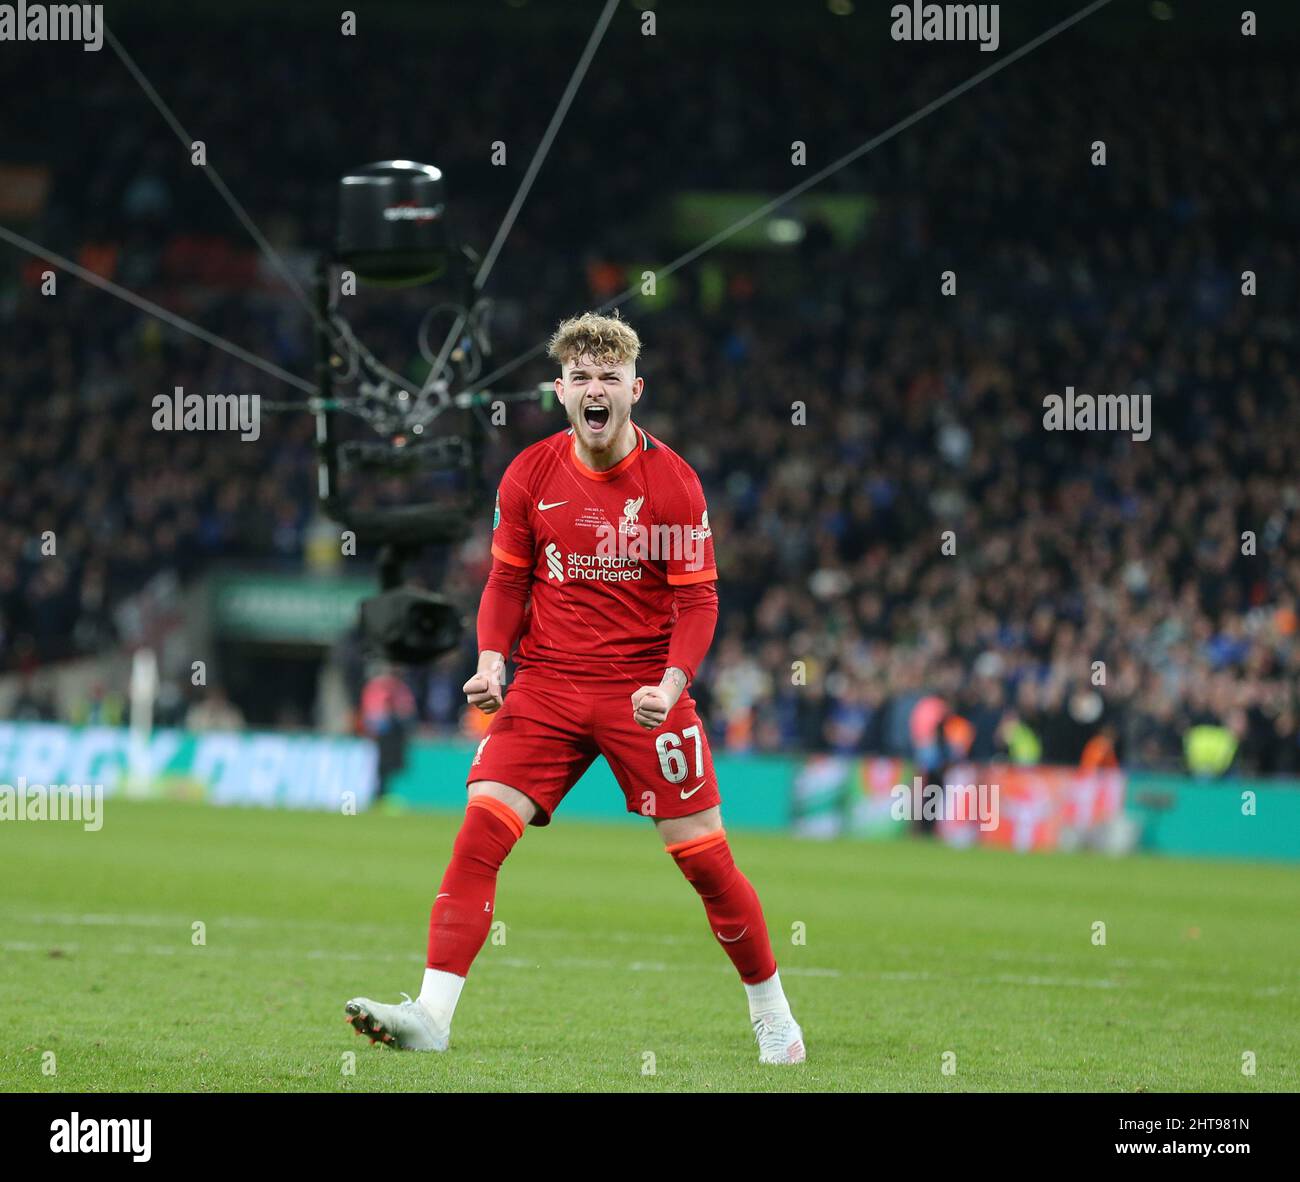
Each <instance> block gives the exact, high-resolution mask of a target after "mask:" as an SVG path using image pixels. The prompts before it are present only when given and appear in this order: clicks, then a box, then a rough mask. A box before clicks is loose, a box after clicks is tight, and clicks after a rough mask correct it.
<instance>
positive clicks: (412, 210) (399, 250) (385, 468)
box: [309, 160, 490, 664]
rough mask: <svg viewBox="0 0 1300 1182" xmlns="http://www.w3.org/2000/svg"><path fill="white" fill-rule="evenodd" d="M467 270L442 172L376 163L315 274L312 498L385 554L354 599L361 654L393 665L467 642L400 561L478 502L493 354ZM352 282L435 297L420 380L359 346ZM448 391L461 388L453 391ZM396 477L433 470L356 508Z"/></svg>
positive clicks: (466, 517) (468, 518)
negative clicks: (364, 495)
mask: <svg viewBox="0 0 1300 1182" xmlns="http://www.w3.org/2000/svg"><path fill="white" fill-rule="evenodd" d="M475 263H476V259H475V256H474V255H473V254H472V252H470V251H469V250H467V249H464V248H462V247H461V246H460V245H459V244H458V243H457V242H456V240H455V238H454V237H453V235H452V234H451V232H450V229H449V227H448V224H447V195H446V185H445V182H444V179H443V174H442V172H441V170H440V169H438V168H436V167H434V166H433V165H431V164H420V163H417V162H415V161H411V160H385V161H380V162H378V163H374V164H367V165H365V166H363V167H361V168H357V169H354V170H353V171H351V172H349V173H348V174H347V175H346V176H344V177H342V178H341V180H340V182H339V191H338V229H337V235H336V239H335V244H334V249H333V251H332V252H330V253H328V254H325V255H323V256H322V257H321V258H320V259H319V261H318V265H317V271H316V301H315V305H316V313H317V315H316V318H315V319H316V340H317V384H318V386H319V390H320V393H319V397H318V398H317V399H313V400H312V402H311V403H310V404H309V406H310V408H311V409H312V410H313V412H314V413H315V415H316V422H317V430H316V443H317V449H318V457H319V480H318V495H319V497H320V501H321V504H322V507H323V508H324V510H325V512H326V513H327V514H328V515H329V516H330V517H331V518H333V519H334V520H335V521H337V522H339V523H340V524H341V525H343V526H344V527H345V528H347V529H350V530H352V531H353V532H354V533H355V535H356V538H357V540H358V542H360V543H361V544H363V545H375V546H378V547H379V548H380V558H379V567H380V583H381V592H380V594H378V595H376V596H374V597H372V598H370V599H367V600H366V601H365V602H364V603H363V604H362V605H361V612H360V627H361V632H362V636H363V638H364V640H365V642H366V644H367V646H368V647H369V648H370V649H372V650H377V651H379V652H381V653H383V655H384V656H385V657H387V658H388V659H390V660H393V661H398V662H402V663H408V664H411V663H419V662H423V661H428V660H431V659H433V658H434V657H436V656H438V655H440V654H441V653H444V652H448V651H450V650H451V649H454V648H455V647H456V646H457V645H458V644H459V643H460V639H461V636H462V634H463V628H464V625H463V622H462V620H461V618H460V615H459V612H458V611H457V610H456V608H455V606H454V605H453V604H452V602H451V601H450V600H448V599H447V598H446V597H445V596H442V595H439V594H437V593H436V592H433V591H426V590H420V589H415V588H411V587H406V586H403V585H402V584H403V568H404V566H405V564H406V563H407V562H408V561H410V560H411V559H412V558H413V557H415V555H416V554H417V553H418V551H419V550H420V549H421V548H423V547H424V546H428V545H448V544H452V543H455V542H458V541H460V540H462V539H463V538H465V537H466V536H467V535H468V533H469V530H470V525H471V522H472V521H473V520H474V517H475V514H476V513H477V512H481V511H482V506H483V504H484V493H485V490H484V488H483V484H482V472H481V463H482V458H483V451H484V446H485V443H486V438H487V430H486V420H485V416H484V412H483V409H482V401H483V396H482V392H478V391H474V390H473V389H472V386H471V385H470V384H471V383H472V382H473V381H474V379H475V378H476V377H477V375H478V373H479V372H481V367H482V362H483V360H484V359H485V358H486V356H487V355H488V353H489V352H490V346H489V342H488V334H487V315H488V310H489V307H490V305H489V304H488V302H487V301H486V300H478V299H477V298H476V295H477V293H476V291H475V287H474V280H473V267H474V265H475ZM357 284H360V285H369V286H374V287H379V288H389V289H395V288H408V287H413V286H416V285H422V284H435V285H437V287H438V288H439V289H441V290H440V291H439V294H438V302H437V303H435V304H433V306H432V307H431V308H430V310H429V312H428V314H426V316H425V318H424V321H423V323H422V324H421V326H420V331H419V334H418V344H419V348H420V351H421V353H422V355H423V356H424V358H425V360H426V361H427V362H428V364H429V369H428V374H427V377H425V379H424V380H423V381H416V380H413V379H412V378H411V377H410V376H409V374H408V373H405V372H399V371H398V370H397V369H394V368H390V367H389V366H388V365H386V364H385V363H384V362H382V361H380V360H379V358H377V357H376V356H375V355H374V354H373V353H372V352H371V351H370V349H368V348H367V347H366V345H365V344H364V343H363V342H362V341H361V340H360V339H359V337H358V335H357V333H356V332H355V331H354V329H353V327H352V325H351V324H350V323H349V322H348V319H347V318H346V317H345V316H344V315H343V313H342V310H341V309H342V307H343V306H346V303H347V298H346V297H344V298H341V293H343V292H349V294H350V293H351V292H355V290H356V285H357ZM438 316H442V317H443V318H444V319H445V320H447V321H449V323H450V332H449V333H448V334H447V337H446V340H445V341H444V342H443V345H442V348H441V349H439V350H437V351H435V349H434V347H433V344H432V340H431V337H430V330H431V326H432V325H433V324H434V322H435V320H436V319H437V317H438ZM453 383H455V384H457V385H459V386H461V387H462V390H461V392H460V393H459V394H453V393H452V386H453ZM444 416H445V417H444ZM345 425H346V426H348V427H350V428H351V429H350V430H349V431H347V432H345V431H344V429H343V428H344V427H345ZM345 434H346V435H347V437H346V438H345ZM358 436H359V437H358ZM394 476H400V477H404V478H409V481H408V483H409V484H414V483H416V482H417V480H419V479H421V478H424V479H426V480H427V479H428V478H429V477H430V476H432V478H433V487H434V489H435V492H434V493H432V494H425V495H424V496H422V497H421V498H420V499H419V500H413V501H411V503H404V504H395V505H387V506H383V507H369V506H368V507H365V508H362V507H361V506H360V505H359V504H358V503H357V498H356V496H355V489H356V488H357V487H358V486H361V485H365V484H366V483H367V481H368V482H369V484H370V485H371V486H372V487H373V485H374V482H375V481H377V480H383V481H385V482H386V483H387V484H391V483H392V481H391V479H390V478H392V477H394ZM403 487H405V485H404V486H403ZM407 495H409V494H407Z"/></svg>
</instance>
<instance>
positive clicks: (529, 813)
mask: <svg viewBox="0 0 1300 1182" xmlns="http://www.w3.org/2000/svg"><path fill="white" fill-rule="evenodd" d="M476 796H486V797H488V798H489V799H491V800H499V801H500V802H501V803H502V804H504V805H506V806H507V807H508V808H510V809H511V810H512V811H513V812H514V813H515V814H516V815H517V816H518V817H519V819H520V820H521V821H522V822H523V823H524V824H525V825H527V824H528V823H529V822H530V821H531V820H532V819H533V817H535V816H536V815H537V806H536V805H535V804H534V803H533V802H532V801H531V800H529V799H528V797H526V796H525V795H524V794H523V793H522V792H520V791H519V789H518V788H511V787H510V785H509V784H502V783H499V782H498V781H496V780H475V781H474V782H473V783H472V784H470V785H469V799H470V800H473V799H474V798H475V797H476Z"/></svg>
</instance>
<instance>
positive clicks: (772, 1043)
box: [754, 1014, 807, 1063]
mask: <svg viewBox="0 0 1300 1182" xmlns="http://www.w3.org/2000/svg"><path fill="white" fill-rule="evenodd" d="M754 1036H755V1037H756V1038H757V1039H758V1061H759V1062H760V1063H802V1062H803V1061H804V1059H806V1058H807V1052H806V1051H805V1050H804V1045H803V1031H802V1030H800V1029H799V1023H798V1022H796V1021H795V1020H794V1018H793V1016H791V1015H790V1014H760V1015H759V1016H758V1017H757V1018H755V1019H754Z"/></svg>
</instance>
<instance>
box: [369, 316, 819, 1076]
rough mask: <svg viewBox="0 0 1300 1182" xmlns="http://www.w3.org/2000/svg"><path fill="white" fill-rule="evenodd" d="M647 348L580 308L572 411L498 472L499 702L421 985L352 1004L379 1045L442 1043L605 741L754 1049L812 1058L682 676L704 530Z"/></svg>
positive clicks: (486, 682)
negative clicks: (546, 833) (534, 847)
mask: <svg viewBox="0 0 1300 1182" xmlns="http://www.w3.org/2000/svg"><path fill="white" fill-rule="evenodd" d="M640 352H641V342H640V339H639V338H638V336H637V334H636V332H635V331H634V330H633V329H632V328H631V327H630V326H629V325H628V324H627V323H626V322H624V321H623V320H621V319H620V318H618V317H617V316H613V317H610V316H600V315H596V314H595V313H586V314H584V315H581V316H576V317H574V318H572V319H570V320H567V321H565V322H564V323H563V324H561V325H560V326H559V328H558V329H557V331H556V332H555V335H554V336H553V337H552V338H551V342H550V356H551V357H552V358H554V359H555V360H556V361H557V362H558V363H559V364H560V367H561V376H560V377H559V378H558V379H556V382H555V392H556V395H557V396H558V398H559V400H560V402H561V403H562V405H563V406H564V410H565V414H566V415H567V416H568V419H569V424H570V426H569V429H568V430H566V431H561V432H558V433H557V434H555V435H551V436H550V437H549V438H546V439H543V440H542V441H541V442H540V443H535V444H533V445H532V446H531V447H529V448H526V449H525V450H524V451H523V452H521V453H520V454H519V455H518V456H517V457H516V458H515V460H514V462H513V463H511V464H510V466H509V467H508V468H507V469H506V471H505V474H504V476H503V477H502V478H501V484H500V486H499V488H498V491H497V504H496V512H495V515H494V518H493V522H492V529H493V535H492V554H493V565H492V571H491V573H490V574H489V576H488V580H487V586H486V588H485V589H484V592H483V598H482V601H481V602H480V604H479V612H478V648H479V659H478V672H477V673H475V674H474V676H473V677H471V678H470V679H469V680H468V681H467V682H466V683H465V687H464V688H465V694H466V697H467V700H468V701H469V703H470V705H472V706H475V707H477V708H478V709H479V710H482V711H483V712H484V713H486V714H494V715H495V717H494V718H493V720H492V723H491V726H490V728H489V730H488V733H487V736H486V738H484V739H483V741H482V742H481V743H480V744H479V747H478V751H477V753H476V754H475V756H474V759H473V761H472V763H471V765H470V769H469V775H468V777H467V784H468V793H469V804H468V806H467V807H466V810H465V818H464V821H463V822H462V824H461V827H460V832H459V833H458V834H457V837H456V841H455V844H454V846H453V847H452V855H451V862H450V863H449V865H448V866H447V870H446V873H445V874H444V876H443V879H442V885H441V886H440V887H439V888H438V895H437V898H436V899H435V900H434V903H433V910H432V914H431V916H430V920H429V948H428V958H427V961H426V963H427V965H428V967H427V968H426V969H425V972H424V983H423V985H422V987H421V989H420V994H419V997H418V999H417V1000H415V1001H412V1000H411V999H410V998H409V996H408V997H407V1000H406V1001H405V1002H402V1003H400V1004H397V1005H387V1004H383V1003H380V1002H374V1001H371V1000H370V999H369V998H364V997H358V998H353V999H352V1000H351V1001H349V1002H348V1003H347V1006H346V1012H347V1014H348V1020H349V1021H350V1022H351V1023H352V1025H353V1026H354V1027H355V1028H356V1029H357V1030H358V1031H359V1032H360V1033H362V1034H365V1035H368V1036H369V1037H370V1040H371V1041H372V1042H383V1043H385V1044H387V1045H389V1046H393V1047H398V1048H402V1049H406V1050H419V1051H445V1050H446V1049H447V1047H448V1045H449V1040H450V1036H451V1021H452V1015H453V1013H454V1012H455V1009H456V1003H457V1001H458V1000H459V998H460V993H461V989H462V988H463V987H464V985H465V978H466V976H467V974H468V973H469V969H470V964H471V963H472V962H473V960H474V957H475V956H476V955H477V954H478V951H479V949H480V948H482V946H483V944H484V941H485V940H486V939H487V935H488V932H489V930H490V929H491V925H492V909H493V905H494V901H495V897H496V882H497V872H498V870H499V869H500V868H501V864H502V863H503V862H504V861H505V859H506V856H507V855H508V854H509V853H510V850H511V848H512V847H513V846H514V844H515V842H516V841H518V840H519V839H520V838H521V837H522V836H523V834H524V829H525V828H526V827H527V826H529V825H547V824H549V823H550V820H551V814H552V813H553V812H554V811H555V808H556V806H558V805H559V803H560V801H561V800H563V798H564V795H565V793H567V792H568V791H569V789H570V788H572V787H573V785H574V784H575V783H576V782H577V781H578V779H579V778H580V777H581V776H582V774H583V772H585V771H586V770H587V768H588V767H590V766H591V763H592V761H593V760H594V759H595V758H596V756H597V755H603V756H604V757H605V759H606V760H607V761H608V762H609V766H610V768H611V769H612V770H613V772H614V776H615V778H616V779H617V780H618V783H619V786H620V787H621V788H622V790H623V793H624V795H625V797H626V798H627V808H628V811H629V812H633V813H639V814H641V815H644V816H647V817H650V818H651V819H652V820H653V821H654V824H655V827H656V828H657V829H658V831H659V836H660V837H661V838H662V839H663V842H664V846H665V848H666V850H667V852H668V853H669V854H670V855H671V857H672V859H673V861H674V862H676V864H677V867H678V869H680V870H681V872H682V874H683V875H685V877H686V879H687V881H688V882H689V883H690V884H691V885H692V886H693V887H694V888H695V889H696V891H698V892H699V895H700V898H701V900H702V901H703V903H704V911H705V914H706V915H707V916H708V920H709V928H710V930H711V931H712V932H713V934H714V936H715V938H716V939H717V940H718V942H719V943H720V944H721V945H722V948H723V951H724V952H726V954H727V955H728V956H729V957H730V958H731V961H732V963H733V964H734V965H735V967H736V971H737V972H738V973H739V974H740V979H741V981H742V982H743V983H744V987H745V992H746V994H747V995H748V999H749V1016H750V1022H751V1025H752V1026H753V1029H754V1033H755V1036H756V1037H757V1039H758V1047H759V1061H760V1062H762V1063H799V1062H801V1061H803V1059H804V1057H805V1051H804V1043H803V1032H802V1031H801V1030H800V1028H799V1024H798V1023H797V1022H796V1021H795V1020H794V1017H793V1015H792V1014H791V1012H790V1006H789V1003H788V1002H787V1001H786V997H785V993H784V991H783V990H782V988H781V979H780V976H779V975H778V973H777V967H776V960H775V958H774V956H773V954H772V945H771V942H770V941H769V939H768V934H767V924H766V922H765V921H764V918H763V909H762V907H761V905H760V904H759V900H758V895H757V894H756V893H755V891H754V888H753V886H751V885H750V882H749V880H748V879H747V878H746V877H745V876H744V875H743V874H742V873H741V872H740V871H739V870H738V869H737V868H736V865H735V863H734V862H733V861H732V857H731V850H730V847H729V845H728V842H727V836H726V832H725V830H724V829H723V827H722V815H721V809H720V804H721V798H720V797H719V795H718V783H717V778H716V776H715V775H714V771H713V760H712V757H711V755H710V753H709V744H708V740H707V738H706V737H705V733H704V727H703V725H702V724H701V722H700V719H699V716H698V715H697V714H696V712H695V702H694V700H693V699H692V698H691V696H690V694H689V693H688V692H687V686H688V685H689V684H690V681H691V678H692V677H693V675H694V673H695V670H696V668H697V667H698V666H699V664H700V662H701V661H702V660H703V659H704V655H705V653H706V652H707V650H708V646H709V642H710V641H711V640H712V639H713V631H714V626H715V624H716V622H717V615H718V595H717V590H716V588H715V586H714V583H715V581H716V579H717V571H716V569H715V568H714V560H713V540H712V530H711V529H710V528H709V515H708V511H707V510H706V508H705V504H704V493H703V490H702V489H701V487H700V480H699V477H698V476H696V474H695V472H694V470H693V469H692V468H691V467H690V465H688V464H687V463H686V461H685V460H683V459H682V458H681V457H680V456H679V455H677V453H676V452H674V451H671V450H670V449H669V448H667V447H665V446H664V445H663V444H662V443H660V442H659V441H658V440H657V439H654V438H652V437H651V436H650V435H648V434H646V432H645V431H643V430H642V429H641V428H640V427H638V426H637V425H636V424H635V423H633V422H632V417H631V416H632V407H633V406H634V405H635V404H636V403H637V402H638V401H639V400H640V398H641V393H642V390H643V388H644V385H645V381H644V379H643V378H639V377H637V375H636V360H637V357H638V356H639V355H640ZM530 601H531V602H530ZM521 633H522V638H521ZM516 640H518V641H519V647H518V650H517V651H515V643H516ZM512 651H514V656H515V662H516V666H517V672H516V676H515V679H514V682H513V683H512V684H511V686H510V690H509V693H506V692H505V690H504V688H503V685H504V675H505V662H506V658H507V657H508V656H510V654H511V652H512ZM403 996H406V995H403Z"/></svg>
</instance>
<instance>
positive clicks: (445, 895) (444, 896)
mask: <svg viewBox="0 0 1300 1182" xmlns="http://www.w3.org/2000/svg"><path fill="white" fill-rule="evenodd" d="M450 898H451V892H450V891H443V893H442V894H441V895H434V896H433V901H434V902H435V903H436V902H437V901H438V900H439V899H450Z"/></svg>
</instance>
